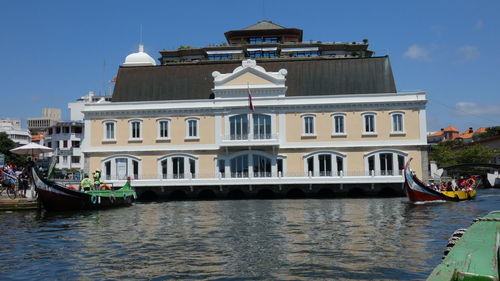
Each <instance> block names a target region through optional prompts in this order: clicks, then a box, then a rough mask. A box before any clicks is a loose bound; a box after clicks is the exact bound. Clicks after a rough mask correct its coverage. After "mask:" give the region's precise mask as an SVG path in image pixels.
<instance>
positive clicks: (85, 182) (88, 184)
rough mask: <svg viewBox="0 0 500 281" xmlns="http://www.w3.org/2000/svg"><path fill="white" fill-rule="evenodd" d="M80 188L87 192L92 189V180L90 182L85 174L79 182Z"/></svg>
mask: <svg viewBox="0 0 500 281" xmlns="http://www.w3.org/2000/svg"><path fill="white" fill-rule="evenodd" d="M80 188H81V189H82V190H83V191H88V190H90V189H91V188H92V180H90V178H89V175H87V174H85V175H84V176H83V180H82V181H81V182H80Z"/></svg>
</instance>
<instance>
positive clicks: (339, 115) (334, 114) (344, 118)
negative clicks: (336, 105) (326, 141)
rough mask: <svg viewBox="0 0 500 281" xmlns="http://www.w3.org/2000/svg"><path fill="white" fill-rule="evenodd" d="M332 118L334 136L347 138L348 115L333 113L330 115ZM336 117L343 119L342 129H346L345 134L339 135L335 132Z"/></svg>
mask: <svg viewBox="0 0 500 281" xmlns="http://www.w3.org/2000/svg"><path fill="white" fill-rule="evenodd" d="M330 116H331V117H332V136H338V137H340V136H342V137H345V136H347V126H346V125H347V120H346V119H347V114H345V113H343V112H338V113H333V114H331V115H330ZM335 117H342V123H343V124H342V128H343V129H344V131H343V132H340V133H337V132H335Z"/></svg>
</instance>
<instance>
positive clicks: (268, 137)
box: [222, 134, 278, 144]
mask: <svg viewBox="0 0 500 281" xmlns="http://www.w3.org/2000/svg"><path fill="white" fill-rule="evenodd" d="M222 142H223V143H226V144H252V143H253V144H276V143H277V142H278V134H234V135H224V136H222Z"/></svg>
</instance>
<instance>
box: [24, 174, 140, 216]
mask: <svg viewBox="0 0 500 281" xmlns="http://www.w3.org/2000/svg"><path fill="white" fill-rule="evenodd" d="M32 179H33V183H34V184H35V188H36V191H37V192H38V200H40V202H41V203H42V206H43V208H44V209H46V210H49V211H74V210H95V209H105V208H111V207H121V206H128V205H131V204H132V203H133V201H134V200H135V198H136V193H135V191H134V190H132V189H131V188H130V182H127V184H126V185H125V186H124V187H122V188H121V189H118V190H103V191H97V190H96V191H86V192H81V191H76V190H71V189H68V188H65V187H63V186H61V185H58V184H57V183H55V182H50V181H47V180H44V179H42V178H41V177H40V176H39V175H38V174H37V173H36V171H35V170H32Z"/></svg>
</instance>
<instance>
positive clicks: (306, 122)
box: [302, 115, 315, 135]
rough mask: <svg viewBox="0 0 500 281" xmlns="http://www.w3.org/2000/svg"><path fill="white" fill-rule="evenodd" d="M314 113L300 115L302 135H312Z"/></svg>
mask: <svg viewBox="0 0 500 281" xmlns="http://www.w3.org/2000/svg"><path fill="white" fill-rule="evenodd" d="M314 117H315V116H314V115H304V116H302V123H303V126H302V127H303V129H302V134H303V135H314Z"/></svg>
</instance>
